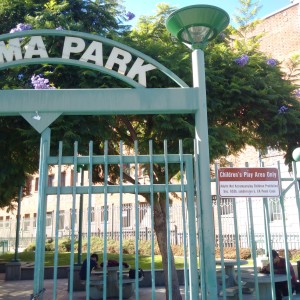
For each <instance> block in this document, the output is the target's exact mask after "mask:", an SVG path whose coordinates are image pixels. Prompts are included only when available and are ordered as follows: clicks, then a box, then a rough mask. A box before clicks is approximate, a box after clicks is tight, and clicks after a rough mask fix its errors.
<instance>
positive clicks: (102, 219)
mask: <svg viewBox="0 0 300 300" xmlns="http://www.w3.org/2000/svg"><path fill="white" fill-rule="evenodd" d="M104 212H105V210H104V205H103V206H101V211H100V221H101V222H102V223H103V222H104V220H105V218H104ZM106 219H107V221H109V210H108V207H107V209H106Z"/></svg>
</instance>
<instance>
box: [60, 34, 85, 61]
mask: <svg viewBox="0 0 300 300" xmlns="http://www.w3.org/2000/svg"><path fill="white" fill-rule="evenodd" d="M84 48H85V42H84V40H83V39H81V38H76V37H70V36H66V38H65V42H64V48H63V53H62V56H61V57H62V58H66V59H69V58H70V54H71V53H80V52H82V51H83V50H84Z"/></svg>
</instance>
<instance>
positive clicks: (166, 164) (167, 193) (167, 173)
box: [164, 140, 173, 300]
mask: <svg viewBox="0 0 300 300" xmlns="http://www.w3.org/2000/svg"><path fill="white" fill-rule="evenodd" d="M164 163H165V193H166V199H165V200H166V222H167V250H168V290H169V300H172V295H173V294H172V268H171V255H170V253H171V241H170V203H169V165H168V145H167V141H166V140H164Z"/></svg>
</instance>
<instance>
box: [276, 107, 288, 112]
mask: <svg viewBox="0 0 300 300" xmlns="http://www.w3.org/2000/svg"><path fill="white" fill-rule="evenodd" d="M287 111H288V107H286V106H285V105H282V106H281V107H280V108H279V109H278V113H279V114H284V113H285V112H287Z"/></svg>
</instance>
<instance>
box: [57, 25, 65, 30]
mask: <svg viewBox="0 0 300 300" xmlns="http://www.w3.org/2000/svg"><path fill="white" fill-rule="evenodd" d="M55 29H56V30H64V29H63V28H62V27H61V26H58V27H57V28H55Z"/></svg>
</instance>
